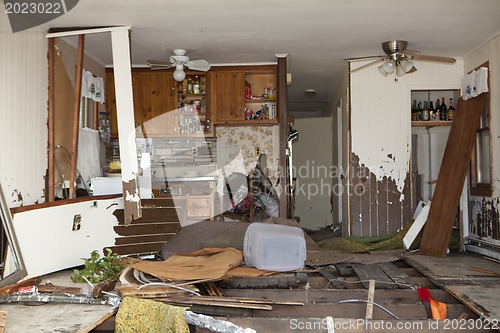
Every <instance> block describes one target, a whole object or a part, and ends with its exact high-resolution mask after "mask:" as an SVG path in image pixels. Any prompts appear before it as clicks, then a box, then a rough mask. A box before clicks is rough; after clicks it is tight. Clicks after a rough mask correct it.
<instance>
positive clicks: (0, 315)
mask: <svg viewBox="0 0 500 333" xmlns="http://www.w3.org/2000/svg"><path fill="white" fill-rule="evenodd" d="M7 313H8V312H7V311H3V310H0V333H3V332H4V330H5V324H6V323H7Z"/></svg>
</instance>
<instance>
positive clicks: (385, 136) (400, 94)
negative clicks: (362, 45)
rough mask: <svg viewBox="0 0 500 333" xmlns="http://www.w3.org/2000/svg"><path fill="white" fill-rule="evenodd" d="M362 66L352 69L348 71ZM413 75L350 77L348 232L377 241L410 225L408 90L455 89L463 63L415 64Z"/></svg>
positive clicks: (367, 72) (368, 71) (368, 72)
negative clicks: (349, 230) (380, 237)
mask: <svg viewBox="0 0 500 333" xmlns="http://www.w3.org/2000/svg"><path fill="white" fill-rule="evenodd" d="M365 63H367V62H356V63H352V64H351V66H352V69H355V68H357V67H358V66H361V65H364V64H365ZM415 66H416V67H417V69H418V70H417V72H415V73H411V74H407V75H404V76H401V77H397V81H396V80H395V78H396V76H395V75H394V74H392V75H387V76H383V75H381V74H380V73H379V71H378V70H377V66H376V65H374V66H371V67H368V68H365V69H363V70H360V71H358V72H354V73H351V76H350V80H351V81H350V92H351V161H350V170H349V171H350V187H349V191H350V192H349V199H350V229H351V234H353V235H357V236H380V235H386V234H390V233H394V232H397V231H399V230H401V229H402V228H403V227H404V226H405V225H406V224H408V223H410V222H411V206H410V205H411V194H410V193H411V191H410V183H411V182H410V163H409V162H410V156H411V118H410V105H411V90H419V89H420V90H422V89H436V90H443V89H459V88H460V82H461V77H462V74H463V62H462V61H461V60H458V61H457V62H456V63H455V64H438V63H429V62H428V63H426V62H415Z"/></svg>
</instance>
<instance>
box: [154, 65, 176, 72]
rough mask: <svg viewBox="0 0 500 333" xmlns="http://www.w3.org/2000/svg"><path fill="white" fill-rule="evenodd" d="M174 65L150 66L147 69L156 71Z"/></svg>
mask: <svg viewBox="0 0 500 333" xmlns="http://www.w3.org/2000/svg"><path fill="white" fill-rule="evenodd" d="M172 67H174V66H150V67H149V69H151V70H152V71H158V70H162V69H163V70H165V69H169V68H172Z"/></svg>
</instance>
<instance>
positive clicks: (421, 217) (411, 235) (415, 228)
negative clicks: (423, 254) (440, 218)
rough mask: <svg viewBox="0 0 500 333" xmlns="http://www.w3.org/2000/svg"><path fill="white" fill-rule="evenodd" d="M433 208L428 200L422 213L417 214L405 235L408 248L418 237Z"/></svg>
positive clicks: (405, 245)
mask: <svg viewBox="0 0 500 333" xmlns="http://www.w3.org/2000/svg"><path fill="white" fill-rule="evenodd" d="M430 209H431V202H430V201H428V202H427V203H426V204H425V206H424V207H423V208H422V209H421V210H420V213H419V214H418V215H417V218H416V219H415V222H413V224H412V225H411V227H410V229H409V230H408V232H406V235H405V236H404V237H403V245H404V247H405V249H406V250H409V249H410V247H411V245H412V244H413V242H414V241H415V238H417V236H418V234H419V233H420V230H422V228H423V227H424V224H425V222H426V221H427V217H428V216H429V210H430Z"/></svg>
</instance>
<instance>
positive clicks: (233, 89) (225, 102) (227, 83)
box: [212, 72, 245, 121]
mask: <svg viewBox="0 0 500 333" xmlns="http://www.w3.org/2000/svg"><path fill="white" fill-rule="evenodd" d="M214 81H215V91H214V95H215V96H214V97H215V101H214V107H215V110H212V112H215V114H216V115H217V120H218V121H231V120H244V119H245V73H244V72H219V73H216V74H215V80H214Z"/></svg>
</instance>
